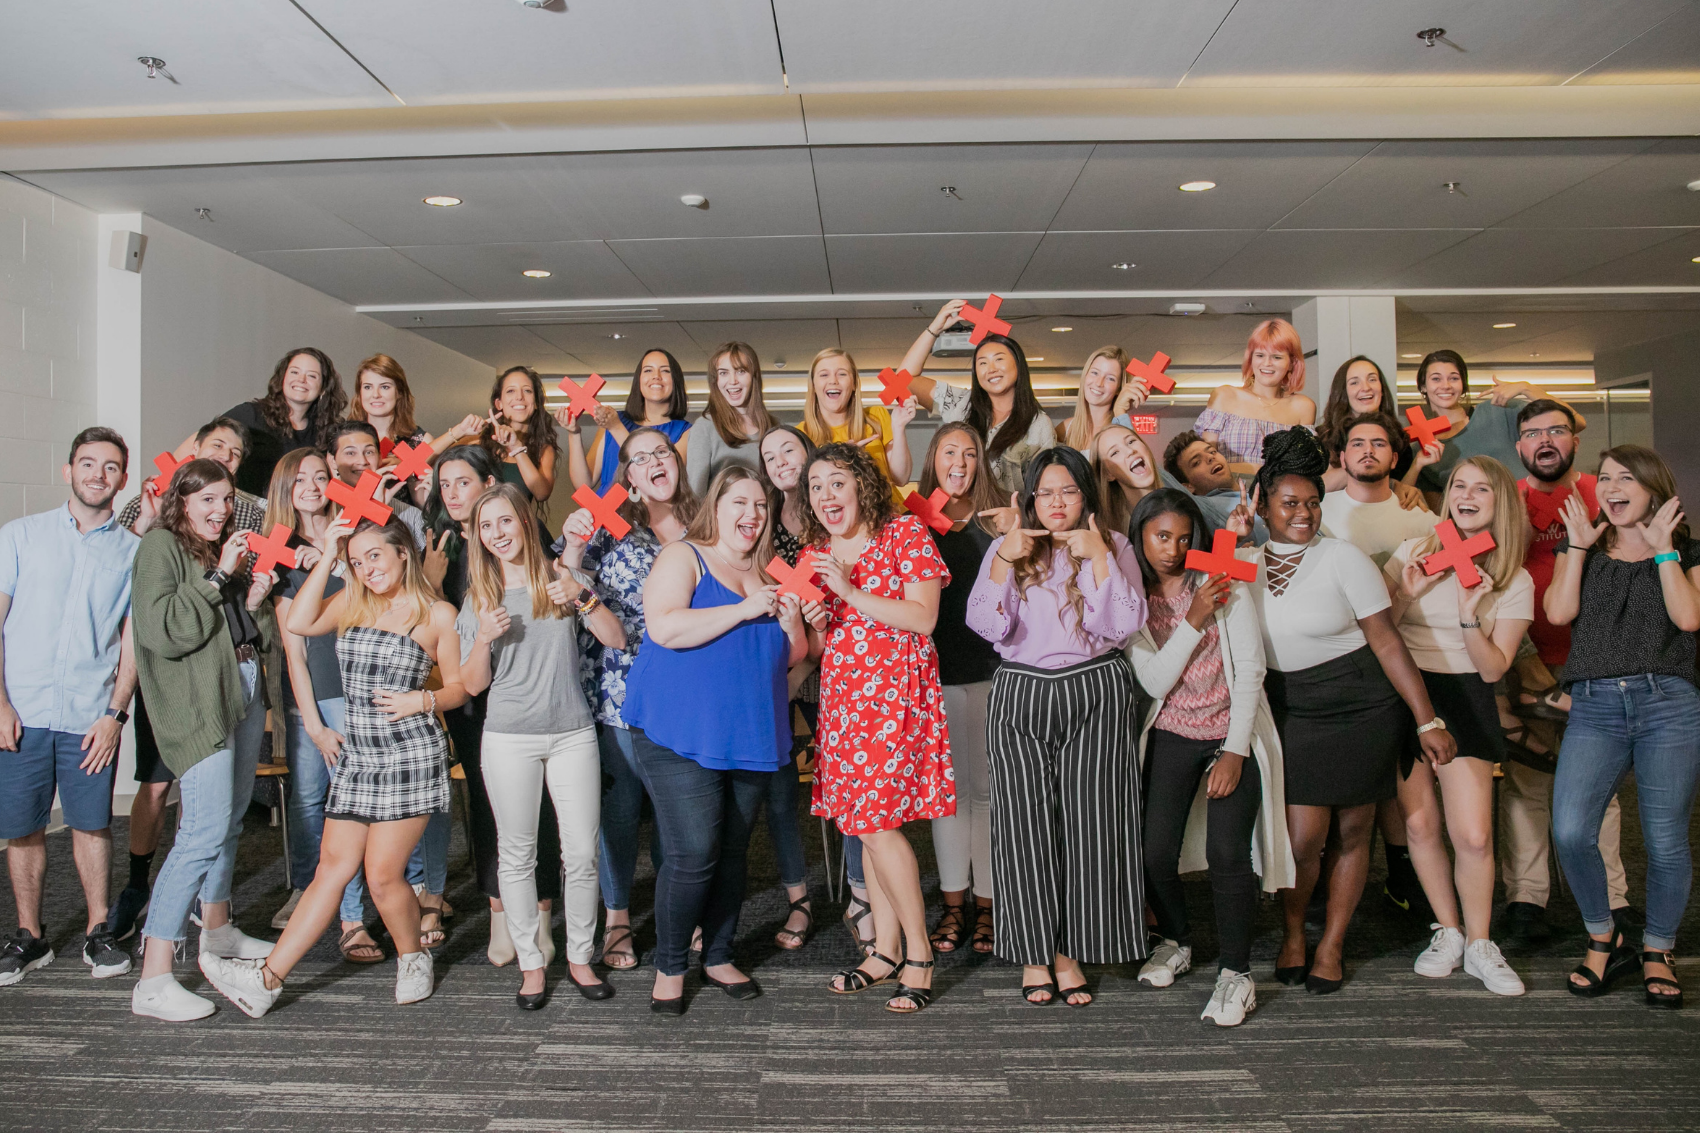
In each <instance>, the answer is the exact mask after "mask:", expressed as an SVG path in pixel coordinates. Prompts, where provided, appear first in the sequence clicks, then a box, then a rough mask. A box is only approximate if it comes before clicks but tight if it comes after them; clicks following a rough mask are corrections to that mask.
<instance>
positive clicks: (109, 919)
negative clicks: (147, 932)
mask: <svg viewBox="0 0 1700 1133" xmlns="http://www.w3.org/2000/svg"><path fill="white" fill-rule="evenodd" d="M148 896H149V894H148V891H147V890H146V889H137V888H136V887H135V886H133V885H126V886H125V887H124V888H123V890H121V891H120V892H119V894H118V900H116V901H114V902H112V908H110V909H108V910H107V911H106V927H107V929H108V930H109V931H110V932H111V933H112V939H113V940H128V939H130V936H131V935H132V934H133V933H134V932H135V931H136V922H137V921H139V920H141V919H142V914H143V913H145V912H147V911H148Z"/></svg>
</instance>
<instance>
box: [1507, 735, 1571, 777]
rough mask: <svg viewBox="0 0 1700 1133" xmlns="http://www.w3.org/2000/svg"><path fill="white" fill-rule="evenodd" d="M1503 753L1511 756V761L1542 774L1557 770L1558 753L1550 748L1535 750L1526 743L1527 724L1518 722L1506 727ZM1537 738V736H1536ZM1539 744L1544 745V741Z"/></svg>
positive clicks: (1527, 736) (1550, 773) (1549, 773)
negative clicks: (1514, 725)
mask: <svg viewBox="0 0 1700 1133" xmlns="http://www.w3.org/2000/svg"><path fill="white" fill-rule="evenodd" d="M1504 732H1505V754H1506V755H1508V756H1510V757H1511V762H1513V763H1521V764H1522V765H1523V766H1524V767H1527V768H1529V769H1530V770H1531V771H1539V772H1540V773H1541V774H1543V775H1552V774H1554V773H1556V772H1557V771H1558V754H1557V753H1556V752H1553V751H1551V750H1548V751H1536V750H1535V749H1534V748H1532V747H1530V746H1529V745H1528V742H1527V741H1528V739H1529V735H1530V732H1529V725H1528V724H1526V723H1525V724H1518V725H1517V726H1516V727H1515V728H1506V729H1504ZM1537 738H1539V737H1537ZM1541 746H1543V747H1545V746H1546V745H1545V743H1543V744H1542V745H1541Z"/></svg>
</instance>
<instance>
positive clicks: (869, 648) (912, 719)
mask: <svg viewBox="0 0 1700 1133" xmlns="http://www.w3.org/2000/svg"><path fill="white" fill-rule="evenodd" d="M808 485H809V510H808V511H807V512H805V513H804V517H803V538H804V541H805V542H807V543H808V544H810V547H809V549H810V551H811V552H813V554H814V559H815V567H816V570H817V571H818V572H819V574H820V577H821V580H822V582H824V583H825V586H826V590H827V591H828V593H827V599H826V602H825V604H824V610H823V612H822V614H821V615H820V616H819V617H818V618H817V619H816V624H814V625H813V626H812V628H813V629H814V631H815V633H816V635H817V638H818V641H819V645H820V648H821V650H822V659H821V670H820V673H821V691H820V726H819V728H818V729H817V730H816V737H815V739H816V745H815V746H816V751H817V754H818V759H817V762H816V765H815V786H814V805H813V810H814V813H815V814H818V815H822V816H825V817H830V818H832V819H835V820H836V821H837V823H838V828H839V829H840V830H841V831H843V832H844V833H846V834H856V835H859V836H860V837H861V839H862V847H863V851H864V858H863V863H864V867H865V871H866V873H867V881H868V898H869V902H870V904H872V906H873V914H874V950H873V952H871V953H870V954H869V955H868V956H867V958H866V959H864V960H863V961H862V963H861V964H860V965H858V966H857V967H855V968H852V969H850V970H848V971H844V972H840V973H839V974H838V975H836V976H834V977H833V982H832V990H833V991H835V992H838V993H839V994H849V993H851V992H857V991H862V990H864V989H866V988H869V987H872V986H873V985H874V984H877V983H884V982H885V981H887V980H889V979H892V978H893V977H895V976H897V975H898V974H899V971H900V970H901V969H909V970H910V972H912V973H917V974H913V975H911V976H909V977H907V978H903V979H899V981H898V984H897V990H896V991H895V992H894V993H893V994H892V997H891V999H890V1001H889V1002H888V1003H887V1004H886V1006H887V1008H888V1009H889V1010H892V1011H897V1012H913V1011H919V1010H921V1009H922V1008H924V1007H926V1006H927V1004H928V1003H930V1002H931V1001H932V982H933V981H932V966H933V952H932V946H931V944H930V943H929V942H928V939H927V921H926V903H925V901H924V900H923V899H922V896H921V874H920V868H919V866H918V865H917V864H916V861H915V853H914V851H913V850H912V849H911V848H910V846H909V841H908V839H907V838H905V837H904V835H903V831H902V829H901V827H902V826H903V824H904V823H906V822H913V821H915V820H917V819H933V818H939V817H942V816H944V815H948V814H954V813H955V811H956V784H955V782H954V776H953V775H952V773H951V768H950V732H949V729H948V728H947V726H946V724H945V716H944V697H943V693H942V691H941V690H940V686H939V664H938V654H937V653H936V652H935V651H934V649H933V642H932V639H931V637H930V636H928V635H930V634H931V633H932V631H933V624H934V623H935V622H936V621H937V620H938V612H939V592H940V591H941V590H942V589H943V588H944V584H945V583H946V582H948V581H950V572H949V570H947V569H946V567H945V565H944V560H943V559H941V558H940V557H939V554H938V549H937V548H936V547H935V546H934V545H933V540H932V537H931V536H930V535H929V534H928V533H927V529H926V527H925V526H923V525H922V523H921V522H920V521H919V520H918V519H916V518H915V517H914V516H911V515H901V516H900V515H896V514H894V510H893V508H892V505H891V486H890V485H889V484H888V483H887V482H886V479H885V477H884V476H883V475H882V474H881V473H880V471H879V468H878V466H877V465H875V464H874V462H873V459H872V458H871V457H869V456H868V454H867V452H866V450H864V449H863V448H862V447H861V446H859V445H852V444H830V445H826V446H825V447H823V448H822V449H821V450H820V451H819V452H818V453H816V454H815V457H814V459H813V460H812V461H811V462H810V464H809V469H808ZM900 946H901V947H902V948H903V951H902V952H901V953H899V952H898V951H897V949H898V948H899V947H900ZM897 955H902V956H903V960H902V962H901V963H900V962H899V961H897V960H894V959H892V957H893V956H897Z"/></svg>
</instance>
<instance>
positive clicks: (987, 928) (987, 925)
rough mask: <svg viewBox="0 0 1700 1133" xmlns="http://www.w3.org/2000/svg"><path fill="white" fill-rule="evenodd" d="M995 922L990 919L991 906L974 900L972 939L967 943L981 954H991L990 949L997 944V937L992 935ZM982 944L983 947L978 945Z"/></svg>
mask: <svg viewBox="0 0 1700 1133" xmlns="http://www.w3.org/2000/svg"><path fill="white" fill-rule="evenodd" d="M996 923H997V922H996V921H994V920H993V919H992V907H991V906H990V905H982V904H980V903H979V902H978V901H976V902H974V939H973V940H970V941H969V942H968V943H969V944H970V945H971V946H972V947H973V949H974V951H976V952H978V953H979V954H980V955H982V956H989V955H991V951H992V949H993V948H995V947H996V946H997V937H996V936H994V935H993V929H994V928H995V927H996ZM982 944H984V945H985V947H984V948H981V947H980V945H982Z"/></svg>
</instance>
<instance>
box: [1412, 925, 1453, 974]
mask: <svg viewBox="0 0 1700 1133" xmlns="http://www.w3.org/2000/svg"><path fill="white" fill-rule="evenodd" d="M1429 927H1430V928H1432V929H1434V935H1433V936H1432V937H1430V938H1429V942H1428V947H1427V948H1425V949H1423V951H1422V955H1420V956H1418V957H1417V962H1416V963H1415V964H1413V965H1411V966H1412V967H1413V968H1414V969H1416V973H1417V975H1419V976H1428V977H1429V978H1430V979H1437V980H1438V979H1442V978H1444V977H1446V976H1450V975H1451V974H1452V973H1453V972H1454V971H1455V970H1457V967H1458V965H1459V964H1460V963H1462V962H1463V959H1464V934H1463V933H1462V932H1460V931H1459V930H1458V929H1455V928H1447V927H1446V926H1445V925H1439V924H1431V925H1429Z"/></svg>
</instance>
